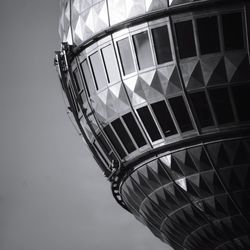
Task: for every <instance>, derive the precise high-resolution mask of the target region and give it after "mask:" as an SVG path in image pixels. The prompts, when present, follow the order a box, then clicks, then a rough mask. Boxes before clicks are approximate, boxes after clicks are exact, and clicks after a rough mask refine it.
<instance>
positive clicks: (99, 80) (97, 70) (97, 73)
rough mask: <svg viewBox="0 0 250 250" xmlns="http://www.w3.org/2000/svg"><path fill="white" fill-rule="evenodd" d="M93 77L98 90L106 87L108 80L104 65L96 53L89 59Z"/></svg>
mask: <svg viewBox="0 0 250 250" xmlns="http://www.w3.org/2000/svg"><path fill="white" fill-rule="evenodd" d="M89 59H90V63H91V67H92V71H93V75H94V78H95V83H96V89H97V90H98V89H101V88H103V87H105V85H106V83H107V80H106V76H105V72H104V68H103V65H102V61H101V57H100V54H99V52H98V51H97V52H95V53H94V54H93V55H91V56H90V57H89Z"/></svg>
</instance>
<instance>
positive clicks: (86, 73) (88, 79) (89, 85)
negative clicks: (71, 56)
mask: <svg viewBox="0 0 250 250" xmlns="http://www.w3.org/2000/svg"><path fill="white" fill-rule="evenodd" d="M81 66H82V70H83V76H84V80H85V82H86V83H87V84H85V86H86V88H87V92H88V96H90V95H92V94H94V93H95V89H94V82H93V79H92V76H91V74H90V70H89V65H88V63H87V60H84V61H83V62H82V63H81Z"/></svg>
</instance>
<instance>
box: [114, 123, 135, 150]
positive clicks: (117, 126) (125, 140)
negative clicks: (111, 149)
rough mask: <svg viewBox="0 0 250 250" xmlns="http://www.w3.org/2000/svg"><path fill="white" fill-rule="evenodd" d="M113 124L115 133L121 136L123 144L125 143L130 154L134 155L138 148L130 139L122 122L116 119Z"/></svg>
mask: <svg viewBox="0 0 250 250" xmlns="http://www.w3.org/2000/svg"><path fill="white" fill-rule="evenodd" d="M111 124H112V126H113V128H114V129H115V132H116V133H117V135H118V136H119V138H120V140H121V142H122V143H123V145H124V147H125V148H126V150H127V151H128V153H132V152H133V151H135V149H136V148H135V146H134V144H133V142H132V140H131V138H130V137H129V135H128V133H127V131H126V129H125V128H124V126H123V124H122V122H121V120H120V119H116V120H115V121H113V122H112V123H111Z"/></svg>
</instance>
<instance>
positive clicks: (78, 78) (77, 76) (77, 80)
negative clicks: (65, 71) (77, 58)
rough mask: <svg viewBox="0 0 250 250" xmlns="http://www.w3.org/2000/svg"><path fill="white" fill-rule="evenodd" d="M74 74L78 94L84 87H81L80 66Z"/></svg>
mask: <svg viewBox="0 0 250 250" xmlns="http://www.w3.org/2000/svg"><path fill="white" fill-rule="evenodd" d="M73 75H74V80H75V81H74V82H75V87H76V94H78V93H79V92H80V91H81V89H82V87H80V86H81V82H82V80H81V76H80V72H79V70H78V68H76V69H75V70H74V72H73Z"/></svg>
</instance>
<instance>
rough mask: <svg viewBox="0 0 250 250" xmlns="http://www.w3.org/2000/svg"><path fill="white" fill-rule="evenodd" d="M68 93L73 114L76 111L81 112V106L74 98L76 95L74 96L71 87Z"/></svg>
mask: <svg viewBox="0 0 250 250" xmlns="http://www.w3.org/2000/svg"><path fill="white" fill-rule="evenodd" d="M68 91H69V96H70V100H71V103H70V104H71V105H72V106H73V107H72V108H73V110H71V111H72V112H73V111H74V110H75V111H76V112H79V111H80V109H79V106H78V104H77V103H76V100H75V98H74V95H73V91H72V89H71V88H70V87H68Z"/></svg>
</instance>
